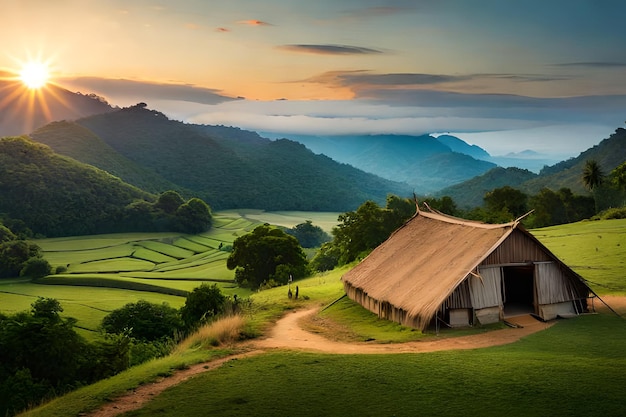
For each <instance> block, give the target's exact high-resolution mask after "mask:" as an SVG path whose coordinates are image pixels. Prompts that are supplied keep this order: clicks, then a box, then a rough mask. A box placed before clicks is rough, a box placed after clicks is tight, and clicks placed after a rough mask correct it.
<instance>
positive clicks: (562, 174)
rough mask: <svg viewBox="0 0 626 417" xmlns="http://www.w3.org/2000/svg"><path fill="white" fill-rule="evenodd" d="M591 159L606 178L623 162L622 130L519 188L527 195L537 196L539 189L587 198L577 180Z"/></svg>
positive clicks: (624, 137) (624, 136)
mask: <svg viewBox="0 0 626 417" xmlns="http://www.w3.org/2000/svg"><path fill="white" fill-rule="evenodd" d="M591 159H594V160H596V161H597V162H598V163H599V164H600V167H601V168H602V170H603V172H604V174H608V173H610V172H611V170H613V169H615V168H616V167H617V166H618V165H619V164H621V163H622V162H624V161H626V129H623V128H621V127H620V128H618V129H616V130H615V133H613V134H612V135H611V136H609V137H608V138H606V139H604V140H602V141H601V142H600V143H598V144H597V145H595V146H593V147H592V148H589V149H587V150H586V151H584V152H581V153H580V155H578V156H577V157H576V158H571V159H568V160H567V161H563V162H559V163H558V164H555V165H552V166H550V167H546V168H544V169H542V170H541V172H539V176H538V177H537V178H534V179H532V180H529V181H527V182H525V183H524V184H522V185H521V189H522V190H523V191H524V192H527V193H531V194H534V193H537V192H538V191H539V190H541V189H542V188H543V187H547V188H550V189H552V190H558V189H559V188H562V187H567V188H570V189H571V190H572V191H573V192H574V193H577V194H587V193H588V191H587V190H586V189H585V187H584V185H583V182H582V180H581V177H582V172H583V168H584V166H585V162H586V161H588V160H591Z"/></svg>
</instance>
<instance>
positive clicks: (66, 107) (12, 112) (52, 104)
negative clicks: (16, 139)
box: [0, 72, 113, 137]
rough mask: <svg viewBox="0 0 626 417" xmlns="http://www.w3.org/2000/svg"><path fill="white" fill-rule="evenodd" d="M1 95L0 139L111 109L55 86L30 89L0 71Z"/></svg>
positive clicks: (97, 99) (90, 96)
mask: <svg viewBox="0 0 626 417" xmlns="http://www.w3.org/2000/svg"><path fill="white" fill-rule="evenodd" d="M0 96H1V97H2V100H0V137H3V136H14V135H24V134H28V133H30V132H32V131H33V130H35V129H36V128H38V127H41V126H43V125H45V124H46V123H50V122H52V121H55V120H75V119H78V118H81V117H85V116H89V115H92V114H99V113H105V112H108V111H112V110H113V108H112V107H111V106H110V105H109V104H108V103H107V102H106V101H104V100H103V99H102V98H100V97H98V96H96V95H93V94H87V95H85V94H80V93H73V92H71V91H69V90H66V89H64V88H61V87H59V86H56V85H54V84H48V85H47V86H45V87H43V88H41V89H40V90H35V91H33V90H29V89H28V88H26V87H25V86H24V84H23V83H22V82H21V81H18V80H15V79H11V78H10V74H7V73H4V72H0Z"/></svg>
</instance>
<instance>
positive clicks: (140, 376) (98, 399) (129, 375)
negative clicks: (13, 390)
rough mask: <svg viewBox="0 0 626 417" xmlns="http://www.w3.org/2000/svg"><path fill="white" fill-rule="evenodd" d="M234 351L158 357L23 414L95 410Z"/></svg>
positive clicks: (57, 416) (56, 415)
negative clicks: (116, 398) (190, 367)
mask: <svg viewBox="0 0 626 417" xmlns="http://www.w3.org/2000/svg"><path fill="white" fill-rule="evenodd" d="M230 352H231V351H229V350H224V349H213V350H190V351H187V352H184V353H182V354H173V355H170V356H168V357H166V358H161V359H155V360H152V361H149V362H146V363H144V364H141V365H138V366H135V367H133V368H130V369H128V370H126V371H124V372H122V373H120V374H118V375H115V376H113V377H111V378H108V379H105V380H102V381H99V382H96V383H95V384H92V385H88V386H86V387H83V388H80V389H78V390H76V391H73V392H71V393H69V394H67V395H64V396H62V397H59V398H56V399H54V400H52V401H50V402H49V403H47V404H45V405H43V406H41V407H38V408H36V409H33V410H29V411H26V412H24V413H22V414H20V415H21V416H31V417H35V416H46V417H67V416H78V415H82V413H84V412H85V411H88V410H94V409H96V408H98V407H99V406H100V405H101V404H103V403H106V402H108V401H111V399H113V398H115V397H116V396H118V395H120V394H123V393H124V392H126V391H127V390H129V389H132V388H136V387H138V386H140V385H143V384H147V383H149V382H152V381H155V380H157V379H158V378H160V377H162V376H167V375H171V374H172V373H173V372H175V371H176V370H177V369H184V368H186V367H188V366H190V365H193V364H196V363H200V362H204V361H207V360H210V359H217V358H219V357H222V356H225V355H228V354H229V353H230Z"/></svg>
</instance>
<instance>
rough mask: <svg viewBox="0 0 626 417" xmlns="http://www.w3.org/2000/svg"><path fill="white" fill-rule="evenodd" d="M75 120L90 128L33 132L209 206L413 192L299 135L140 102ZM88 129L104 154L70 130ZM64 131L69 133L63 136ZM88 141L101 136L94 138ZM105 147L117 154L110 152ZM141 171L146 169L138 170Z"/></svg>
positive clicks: (333, 202) (329, 207) (314, 203)
mask: <svg viewBox="0 0 626 417" xmlns="http://www.w3.org/2000/svg"><path fill="white" fill-rule="evenodd" d="M76 124H77V125H79V126H81V127H82V128H84V129H87V130H88V131H89V132H90V133H88V132H85V131H84V130H81V129H78V128H75V127H73V128H71V129H70V128H68V126H67V125H64V124H51V125H49V126H47V127H46V128H45V129H40V130H39V131H37V132H36V134H35V135H34V137H35V138H36V139H37V140H38V141H40V142H43V143H46V144H49V145H50V146H51V147H52V148H53V149H55V150H56V151H58V152H61V153H64V154H66V155H70V154H71V155H72V156H73V157H74V158H76V159H78V160H80V161H83V162H89V163H94V164H96V163H97V164H98V166H99V167H100V168H102V169H104V170H106V171H109V172H115V173H116V175H119V176H120V177H121V178H122V179H123V180H124V181H126V182H128V183H131V184H134V185H137V186H141V187H143V188H145V189H148V190H155V191H163V190H162V189H161V187H163V185H161V184H159V182H162V181H166V183H167V184H175V186H176V188H174V187H167V188H168V189H172V188H173V189H178V190H182V191H183V192H184V191H185V190H188V192H190V193H193V195H194V196H197V197H200V198H202V199H204V200H205V201H206V202H207V203H209V205H210V206H211V207H212V208H213V209H225V208H237V207H246V208H262V209H267V210H311V211H348V210H354V209H356V208H357V207H358V206H359V205H360V204H362V203H363V202H364V201H366V200H374V201H377V202H380V203H384V201H385V199H386V196H387V195H388V194H389V193H392V194H396V195H400V196H408V195H410V193H411V191H412V190H411V189H410V188H409V186H408V185H406V184H403V183H399V182H394V181H389V180H385V179H382V178H380V177H377V176H375V175H373V174H368V173H365V172H363V171H360V170H358V169H356V168H354V167H352V166H349V165H345V164H341V163H337V162H335V161H333V160H331V159H330V158H327V157H325V156H321V155H315V154H314V153H313V152H311V151H310V150H308V149H307V148H306V147H305V146H303V145H301V144H298V143H296V142H292V141H289V140H280V141H270V140H269V139H265V138H261V137H260V136H259V135H257V134H256V133H253V132H247V131H243V130H240V129H237V128H228V127H210V126H199V125H190V124H185V123H182V122H177V121H173V120H169V119H168V118H167V117H166V116H165V115H163V114H162V113H160V112H158V111H154V110H149V109H147V108H146V105H145V104H143V103H140V104H138V105H136V106H132V107H129V108H124V109H120V110H117V111H113V112H109V113H105V114H101V115H96V116H90V117H87V118H84V119H79V120H77V121H76ZM59 129H62V130H64V132H63V133H59ZM90 134H93V135H94V136H95V137H97V138H98V139H100V140H101V141H102V142H103V143H104V144H106V147H107V148H109V150H108V151H107V155H109V157H108V158H103V157H102V155H101V152H103V151H102V150H103V149H104V148H105V147H103V144H102V143H99V144H98V146H93V147H85V146H81V140H76V138H74V139H72V138H70V137H69V136H72V135H77V136H79V137H80V138H86V137H89V136H90ZM63 135H69V136H68V138H67V140H64V139H63ZM90 140H91V141H92V143H96V142H98V140H97V139H96V138H94V137H91V139H90ZM69 143H73V144H69ZM110 150H113V151H114V152H116V153H117V154H119V156H117V157H115V158H113V157H112V156H111V155H112V154H111V153H110ZM121 161H126V162H124V164H127V162H128V161H130V162H132V163H133V164H135V165H136V166H137V168H136V171H135V172H134V173H133V172H131V170H130V169H127V170H126V172H124V171H122V170H121V169H120V165H119V164H120V163H121ZM127 168H128V167H127ZM140 171H143V172H149V173H150V174H151V175H148V176H147V177H146V176H143V175H141V174H140V173H139V172H140ZM140 181H143V182H140ZM145 181H149V182H150V184H146V183H145Z"/></svg>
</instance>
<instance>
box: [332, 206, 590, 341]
mask: <svg viewBox="0 0 626 417" xmlns="http://www.w3.org/2000/svg"><path fill="white" fill-rule="evenodd" d="M540 263H547V264H548V265H551V267H548V268H545V267H544V268H543V269H545V270H546V271H548V272H541V276H542V277H547V278H546V279H543V278H542V280H541V282H542V285H543V287H542V288H543V289H542V288H539V289H540V290H541V291H545V292H546V293H549V294H547V295H546V296H543V297H541V298H540V300H539V301H541V302H543V303H544V304H549V303H558V302H561V301H568V300H573V299H579V298H581V297H586V296H587V295H588V288H587V287H586V285H584V284H582V285H581V283H582V278H580V276H578V275H577V274H576V273H574V272H573V271H571V270H570V269H569V268H567V267H566V266H565V265H564V264H563V263H562V262H560V261H559V260H558V259H557V258H556V257H555V256H554V255H553V254H552V253H551V252H550V251H549V250H548V249H546V248H545V247H544V246H543V245H542V244H541V243H540V242H539V241H538V240H537V239H535V238H534V237H533V236H532V235H530V233H528V232H527V231H526V230H524V229H523V228H522V227H521V226H519V224H518V222H511V223H507V224H498V225H491V224H484V223H478V222H472V221H467V220H462V219H457V218H453V217H449V216H445V215H441V214H436V213H430V212H418V214H416V215H415V216H414V217H413V218H412V219H411V220H409V221H408V222H407V223H406V224H405V225H404V226H402V227H401V228H399V229H398V230H396V232H394V233H393V234H392V235H391V237H390V238H389V239H388V240H387V241H385V242H384V243H382V244H381V245H380V246H379V247H377V248H376V249H375V250H374V251H372V253H371V254H370V255H369V256H367V257H366V258H365V259H364V260H363V261H362V262H361V263H359V264H358V265H357V266H356V267H354V268H353V269H352V270H351V271H349V272H348V273H346V274H345V275H344V276H343V277H342V280H343V283H344V289H345V291H346V294H347V295H348V296H349V297H350V298H351V299H353V300H355V301H356V302H358V303H360V304H361V305H363V306H364V307H365V308H367V309H369V310H370V311H373V312H375V313H376V314H378V315H379V317H381V318H386V319H389V320H393V321H396V322H399V323H401V324H404V325H407V326H411V327H416V328H419V329H422V330H424V329H425V328H426V327H427V326H428V325H429V324H430V323H431V322H432V321H433V318H434V317H435V316H436V315H438V314H443V313H445V311H446V309H448V310H450V309H454V308H466V309H472V310H473V311H476V310H480V309H487V308H492V309H493V308H495V309H496V310H495V311H496V313H497V311H501V310H502V304H503V296H502V293H503V288H502V285H503V284H502V279H501V272H500V269H499V268H490V267H492V266H498V265H510V264H524V265H528V264H530V265H535V264H537V265H539V264H540ZM550 274H552V278H551V275H550ZM538 281H539V280H538ZM572 282H574V283H572ZM585 291H586V293H585ZM497 309H499V310H497ZM485 311H487V310H485Z"/></svg>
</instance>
